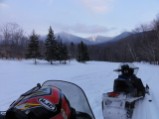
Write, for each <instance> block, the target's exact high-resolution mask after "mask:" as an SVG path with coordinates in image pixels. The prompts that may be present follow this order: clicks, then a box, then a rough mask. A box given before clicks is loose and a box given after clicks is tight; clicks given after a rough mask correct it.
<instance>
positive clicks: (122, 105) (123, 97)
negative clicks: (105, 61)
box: [102, 64, 150, 119]
mask: <svg viewBox="0 0 159 119" xmlns="http://www.w3.org/2000/svg"><path fill="white" fill-rule="evenodd" d="M136 69H138V68H136V67H135V68H134V66H131V67H130V65H129V64H122V65H121V66H120V68H119V69H117V70H115V71H117V72H120V73H121V74H120V75H119V77H118V78H117V79H115V80H114V87H113V91H112V92H108V93H104V94H103V97H102V111H103V116H104V119H131V118H132V115H133V110H134V108H135V103H136V102H137V101H139V100H142V99H144V97H145V96H147V95H150V94H149V87H148V85H146V87H144V86H143V84H142V81H141V79H139V78H137V77H136V76H135V75H134V71H135V70H136Z"/></svg>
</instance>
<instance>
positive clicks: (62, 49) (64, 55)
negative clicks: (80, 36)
mask: <svg viewBox="0 0 159 119" xmlns="http://www.w3.org/2000/svg"><path fill="white" fill-rule="evenodd" d="M57 40H58V43H57V60H59V61H60V63H61V62H62V61H64V62H65V61H66V60H67V59H68V50H67V46H66V45H65V44H63V43H62V40H61V38H60V37H58V39H57ZM65 63H66V62H65Z"/></svg>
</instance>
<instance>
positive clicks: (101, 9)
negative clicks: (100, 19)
mask: <svg viewBox="0 0 159 119" xmlns="http://www.w3.org/2000/svg"><path fill="white" fill-rule="evenodd" d="M80 1H81V2H82V4H83V5H84V6H85V7H86V8H88V9H89V10H91V11H93V12H96V13H106V12H108V11H109V10H110V9H111V5H112V2H113V1H114V0H80Z"/></svg>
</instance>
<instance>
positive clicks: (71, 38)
mask: <svg viewBox="0 0 159 119" xmlns="http://www.w3.org/2000/svg"><path fill="white" fill-rule="evenodd" d="M55 35H56V38H58V37H59V38H60V40H62V42H63V43H71V42H73V43H75V44H79V43H80V42H81V41H82V42H84V43H85V44H87V45H89V44H91V43H92V42H91V41H89V40H87V39H85V38H81V37H78V36H75V35H72V34H69V33H66V32H61V33H57V34H55Z"/></svg>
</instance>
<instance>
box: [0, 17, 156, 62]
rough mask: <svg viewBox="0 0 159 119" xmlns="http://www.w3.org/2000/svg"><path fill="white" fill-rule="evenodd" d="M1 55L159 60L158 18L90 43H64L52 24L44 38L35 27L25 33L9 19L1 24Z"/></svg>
mask: <svg viewBox="0 0 159 119" xmlns="http://www.w3.org/2000/svg"><path fill="white" fill-rule="evenodd" d="M0 58H3V59H26V58H27V59H28V58H32V59H34V62H35V63H36V62H37V59H45V60H47V61H48V62H50V63H51V64H53V63H54V62H55V61H59V62H60V63H66V61H68V60H69V59H76V60H77V61H79V62H85V61H88V60H98V61H99V60H100V61H113V62H134V61H137V62H141V61H145V62H150V63H153V64H159V18H157V19H155V20H153V22H151V23H150V24H145V25H140V26H139V27H138V28H135V29H134V30H133V32H132V34H131V35H129V36H128V37H126V38H124V39H120V40H118V41H114V42H109V43H105V44H100V45H93V46H92V45H90V46H87V45H86V44H85V43H83V42H81V43H80V44H74V43H67V44H66V43H65V44H64V43H63V42H62V39H61V38H60V37H55V34H54V31H53V29H52V28H51V27H49V30H48V34H47V36H46V38H45V39H41V37H40V35H38V34H37V33H36V31H33V32H32V33H31V34H30V35H29V36H26V35H25V32H24V31H23V29H22V28H20V27H19V25H18V24H16V23H8V24H5V25H3V26H0Z"/></svg>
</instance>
